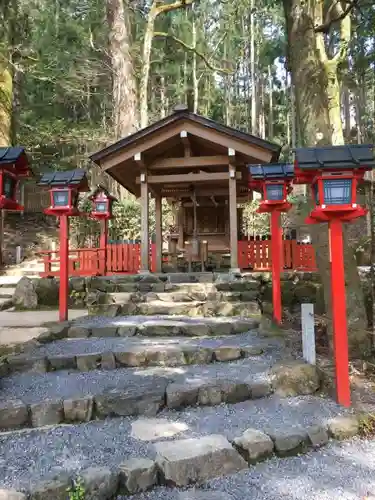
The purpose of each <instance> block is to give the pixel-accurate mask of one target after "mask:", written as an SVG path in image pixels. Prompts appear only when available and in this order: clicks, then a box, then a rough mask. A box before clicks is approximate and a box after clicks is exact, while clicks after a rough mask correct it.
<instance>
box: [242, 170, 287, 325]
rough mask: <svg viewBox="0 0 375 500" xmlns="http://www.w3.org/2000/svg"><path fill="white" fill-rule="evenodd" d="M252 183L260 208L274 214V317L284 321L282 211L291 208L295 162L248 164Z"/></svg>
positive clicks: (272, 253)
mask: <svg viewBox="0 0 375 500" xmlns="http://www.w3.org/2000/svg"><path fill="white" fill-rule="evenodd" d="M248 168H249V174H250V181H249V187H250V188H252V189H254V190H256V191H259V192H261V193H262V195H263V197H262V201H261V203H260V207H259V209H258V212H260V213H270V214H271V258H272V262H271V265H272V303H273V318H274V321H275V322H276V323H277V324H280V323H281V321H282V304H281V283H280V274H281V271H282V268H283V240H282V229H281V227H280V215H281V213H282V212H287V211H288V210H290V208H291V204H290V203H289V202H288V201H287V196H288V194H289V193H290V192H291V186H290V183H291V180H292V178H293V170H294V169H293V165H286V164H281V163H277V164H271V165H249V167H248Z"/></svg>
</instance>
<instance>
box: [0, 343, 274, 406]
mask: <svg viewBox="0 0 375 500" xmlns="http://www.w3.org/2000/svg"><path fill="white" fill-rule="evenodd" d="M281 359H282V353H281V352H278V351H277V352H276V353H270V354H264V355H263V356H261V357H259V356H254V357H249V358H246V359H241V360H239V361H233V362H230V363H213V364H210V365H193V366H186V365H184V366H180V367H176V368H172V367H170V368H167V367H165V368H164V367H160V368H159V367H155V368H122V369H117V370H112V371H99V370H93V371H89V372H77V371H71V372H69V371H66V370H62V371H58V372H49V373H43V374H33V373H20V374H14V375H11V376H9V377H6V378H3V379H1V380H0V402H1V401H7V400H9V399H21V400H22V401H24V402H25V403H27V404H30V403H33V402H39V401H42V400H45V399H68V398H70V397H73V396H78V395H87V394H93V395H95V394H102V393H104V392H106V391H107V390H111V389H120V390H121V388H123V389H126V390H129V388H131V389H132V390H134V391H138V392H139V394H141V393H142V392H143V389H144V386H145V385H147V386H148V387H150V385H152V383H154V384H155V385H163V384H166V383H167V381H178V382H183V381H184V380H187V379H189V380H192V379H194V380H195V379H199V380H201V379H209V378H220V379H223V378H224V379H228V380H239V381H241V382H243V381H244V380H245V379H248V380H249V381H250V380H251V381H255V380H264V379H266V378H267V377H268V370H269V368H270V367H271V366H272V365H273V364H274V363H275V362H276V361H278V360H281Z"/></svg>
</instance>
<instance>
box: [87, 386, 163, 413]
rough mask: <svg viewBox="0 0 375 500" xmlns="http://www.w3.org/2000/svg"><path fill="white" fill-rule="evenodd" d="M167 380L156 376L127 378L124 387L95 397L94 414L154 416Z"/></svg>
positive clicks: (160, 403)
mask: <svg viewBox="0 0 375 500" xmlns="http://www.w3.org/2000/svg"><path fill="white" fill-rule="evenodd" d="M167 383H168V382H167V381H166V380H164V379H161V378H158V377H147V378H146V377H145V378H144V379H141V378H139V379H138V378H137V379H135V380H129V382H128V384H127V386H126V388H124V389H122V390H121V389H113V390H108V391H106V392H105V393H104V394H100V395H98V396H96V397H95V407H96V414H97V415H98V416H99V417H100V418H105V417H108V416H121V417H126V416H132V415H147V416H155V415H156V414H157V412H158V411H159V410H160V408H162V407H163V405H164V398H165V388H166V385H167Z"/></svg>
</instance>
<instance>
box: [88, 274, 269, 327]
mask: <svg viewBox="0 0 375 500" xmlns="http://www.w3.org/2000/svg"><path fill="white" fill-rule="evenodd" d="M183 279H185V280H187V279H189V280H190V281H188V282H186V281H185V282H180V280H183ZM87 292H88V307H89V314H93V315H97V314H100V315H107V316H116V315H119V314H134V315H136V314H141V315H146V316H147V315H172V316H173V315H186V316H192V317H194V316H245V317H253V318H258V319H259V317H260V315H261V303H260V297H261V282H260V281H259V280H256V279H252V278H251V277H247V278H241V279H238V280H234V281H232V280H231V278H230V276H229V275H227V274H223V275H220V274H217V275H215V274H213V273H199V274H190V275H187V276H186V275H185V278H184V275H182V276H181V275H180V274H177V273H176V274H175V275H174V274H170V275H159V276H156V275H149V276H116V277H112V278H111V277H105V278H103V277H100V278H98V277H94V278H91V279H90V280H88V282H87Z"/></svg>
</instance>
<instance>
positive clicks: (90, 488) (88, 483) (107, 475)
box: [80, 467, 118, 500]
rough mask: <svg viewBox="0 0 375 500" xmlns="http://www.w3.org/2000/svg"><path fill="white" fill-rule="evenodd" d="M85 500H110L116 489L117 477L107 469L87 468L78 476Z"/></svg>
mask: <svg viewBox="0 0 375 500" xmlns="http://www.w3.org/2000/svg"><path fill="white" fill-rule="evenodd" d="M80 476H81V479H82V483H83V486H84V489H85V500H111V499H112V498H113V497H114V496H115V494H116V492H117V489H118V476H117V474H115V473H114V472H112V471H111V469H109V468H108V467H89V468H88V469H86V470H84V471H82V472H81V474H80Z"/></svg>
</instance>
